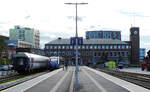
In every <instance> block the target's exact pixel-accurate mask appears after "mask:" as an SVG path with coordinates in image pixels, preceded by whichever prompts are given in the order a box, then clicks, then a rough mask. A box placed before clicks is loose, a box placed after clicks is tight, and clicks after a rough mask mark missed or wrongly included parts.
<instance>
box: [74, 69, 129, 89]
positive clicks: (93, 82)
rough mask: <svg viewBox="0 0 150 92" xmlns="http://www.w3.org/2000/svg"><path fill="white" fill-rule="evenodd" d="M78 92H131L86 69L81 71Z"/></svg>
mask: <svg viewBox="0 0 150 92" xmlns="http://www.w3.org/2000/svg"><path fill="white" fill-rule="evenodd" d="M75 91H76V92H129V91H128V90H126V89H124V88H122V87H120V86H118V85H116V84H115V83H113V82H111V81H109V80H106V79H105V78H103V77H102V76H100V75H97V74H96V73H94V72H92V71H90V70H88V69H86V68H84V67H80V69H79V89H77V90H75Z"/></svg>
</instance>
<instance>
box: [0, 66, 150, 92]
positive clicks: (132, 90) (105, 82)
mask: <svg viewBox="0 0 150 92" xmlns="http://www.w3.org/2000/svg"><path fill="white" fill-rule="evenodd" d="M74 70H75V67H69V68H68V70H63V69H62V68H61V69H58V70H54V71H52V72H50V73H47V74H44V75H41V76H39V77H37V78H34V79H32V80H29V81H27V82H24V83H22V84H19V85H16V86H14V87H11V88H8V89H6V90H4V91H2V92H73V90H70V89H73V88H74V92H150V90H148V89H145V88H143V87H140V86H137V85H135V84H132V83H129V82H126V81H124V80H121V79H119V78H116V77H113V76H110V75H108V74H106V73H103V72H100V71H98V70H95V69H92V68H89V67H86V66H80V67H79V88H78V89H75V77H74Z"/></svg>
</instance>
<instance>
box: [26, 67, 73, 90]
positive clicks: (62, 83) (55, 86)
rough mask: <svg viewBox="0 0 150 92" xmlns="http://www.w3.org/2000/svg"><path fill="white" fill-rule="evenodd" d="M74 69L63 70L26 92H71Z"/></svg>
mask: <svg viewBox="0 0 150 92" xmlns="http://www.w3.org/2000/svg"><path fill="white" fill-rule="evenodd" d="M73 69H74V68H72V67H70V68H68V70H64V71H63V70H62V71H61V72H59V73H57V74H55V75H53V76H51V77H49V78H47V79H46V80H44V81H42V82H40V83H39V84H37V85H35V86H33V87H31V88H29V89H27V90H25V91H24V92H69V88H70V83H71V79H72V72H73Z"/></svg>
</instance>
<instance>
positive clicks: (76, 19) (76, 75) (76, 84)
mask: <svg viewBox="0 0 150 92" xmlns="http://www.w3.org/2000/svg"><path fill="white" fill-rule="evenodd" d="M65 4H68V5H75V8H76V17H75V23H76V34H75V37H76V71H75V78H76V83H75V88H76V89H77V88H78V69H79V68H78V25H77V21H78V17H77V16H78V15H77V9H78V5H85V4H88V3H65Z"/></svg>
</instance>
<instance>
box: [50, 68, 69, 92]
mask: <svg viewBox="0 0 150 92" xmlns="http://www.w3.org/2000/svg"><path fill="white" fill-rule="evenodd" d="M68 74H69V70H68V71H67V73H66V74H65V75H64V76H63V78H61V79H60V81H59V82H58V83H57V84H56V85H55V87H54V88H53V89H52V90H50V92H56V91H57V89H58V88H59V86H60V85H61V84H62V82H63V81H64V79H65V78H66V77H67V75H68Z"/></svg>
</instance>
